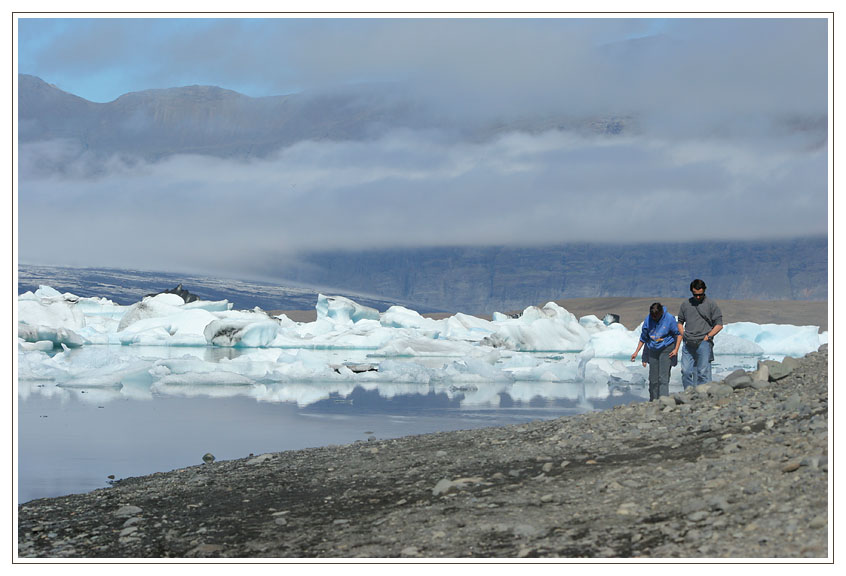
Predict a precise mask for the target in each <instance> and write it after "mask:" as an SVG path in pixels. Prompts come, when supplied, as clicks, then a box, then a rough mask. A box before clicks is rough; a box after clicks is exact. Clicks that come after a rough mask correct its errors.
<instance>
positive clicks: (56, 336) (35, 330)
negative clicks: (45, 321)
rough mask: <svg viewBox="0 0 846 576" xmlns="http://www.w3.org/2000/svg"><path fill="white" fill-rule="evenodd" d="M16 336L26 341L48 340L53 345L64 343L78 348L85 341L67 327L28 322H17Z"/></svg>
mask: <svg viewBox="0 0 846 576" xmlns="http://www.w3.org/2000/svg"><path fill="white" fill-rule="evenodd" d="M18 338H20V339H22V340H25V341H26V342H44V341H50V342H52V343H53V345H54V346H61V345H62V344H64V345H66V346H68V347H69V348H78V347H80V346H82V345H84V344H85V343H86V342H87V341H86V339H85V338H83V337H82V336H80V335H79V334H77V333H76V332H74V331H73V330H70V329H69V328H54V327H52V326H30V325H28V324H18Z"/></svg>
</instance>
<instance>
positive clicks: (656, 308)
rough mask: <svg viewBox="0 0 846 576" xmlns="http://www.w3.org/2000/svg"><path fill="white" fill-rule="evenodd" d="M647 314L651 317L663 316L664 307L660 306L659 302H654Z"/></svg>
mask: <svg viewBox="0 0 846 576" xmlns="http://www.w3.org/2000/svg"><path fill="white" fill-rule="evenodd" d="M649 314H650V315H652V316H663V315H664V307H663V306H662V305H661V303H660V302H655V303H653V304H652V306H650V307H649Z"/></svg>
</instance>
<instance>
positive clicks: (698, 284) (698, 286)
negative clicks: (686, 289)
mask: <svg viewBox="0 0 846 576" xmlns="http://www.w3.org/2000/svg"><path fill="white" fill-rule="evenodd" d="M705 288H706V286H705V282H703V281H702V280H700V279H699V278H697V279H696V280H694V281H693V282H691V283H690V290H691V291H693V290H705Z"/></svg>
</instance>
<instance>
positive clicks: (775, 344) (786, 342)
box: [715, 322, 820, 356]
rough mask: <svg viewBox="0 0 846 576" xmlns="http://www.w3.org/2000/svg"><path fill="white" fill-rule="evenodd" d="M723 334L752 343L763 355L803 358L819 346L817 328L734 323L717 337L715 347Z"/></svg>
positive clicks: (727, 326) (728, 325)
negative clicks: (758, 347) (759, 348)
mask: <svg viewBox="0 0 846 576" xmlns="http://www.w3.org/2000/svg"><path fill="white" fill-rule="evenodd" d="M724 334H727V335H731V336H736V337H738V338H742V339H743V340H748V341H750V342H754V343H755V344H757V345H758V346H760V347H761V349H762V350H763V353H764V354H774V355H788V356H804V355H805V354H807V353H809V352H813V351H815V350H817V348H819V346H820V335H819V327H818V326H792V325H788V324H754V323H752V322H735V323H733V324H727V325H726V326H725V328H724V329H723V331H722V332H721V333H720V334H719V335H717V338H716V339H715V346H719V345H720V337H721V336H723V335H724ZM715 352H716V350H715Z"/></svg>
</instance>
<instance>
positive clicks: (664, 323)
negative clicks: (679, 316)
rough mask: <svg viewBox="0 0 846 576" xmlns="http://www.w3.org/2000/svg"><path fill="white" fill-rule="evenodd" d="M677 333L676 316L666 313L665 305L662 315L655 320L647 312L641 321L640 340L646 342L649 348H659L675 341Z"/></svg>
mask: <svg viewBox="0 0 846 576" xmlns="http://www.w3.org/2000/svg"><path fill="white" fill-rule="evenodd" d="M678 335H679V325H678V322H676V317H675V316H673V315H672V314H667V307H666V306H664V315H663V316H661V319H660V320H658V322H656V321H655V320H653V319H652V316H650V315H649V314H647V315H646V319H645V320H644V321H643V329H642V330H641V332H640V341H641V342H643V343H644V344H646V347H647V348H649V349H650V350H660V349H662V348H664V347H665V346H668V345H670V344H673V343H675V341H676V336H678Z"/></svg>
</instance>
